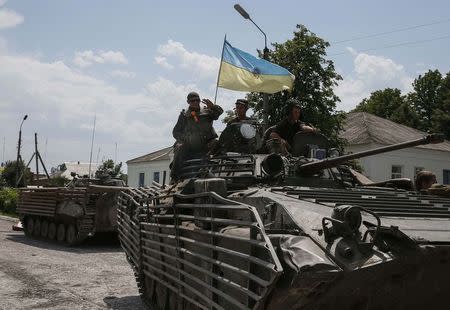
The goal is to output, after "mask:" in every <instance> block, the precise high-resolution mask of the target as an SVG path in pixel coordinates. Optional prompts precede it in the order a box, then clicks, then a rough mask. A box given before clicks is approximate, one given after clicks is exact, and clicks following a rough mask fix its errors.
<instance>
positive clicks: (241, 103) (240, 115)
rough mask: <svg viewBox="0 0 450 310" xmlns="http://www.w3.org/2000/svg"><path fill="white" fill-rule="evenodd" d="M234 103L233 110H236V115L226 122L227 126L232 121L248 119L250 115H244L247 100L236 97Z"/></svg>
mask: <svg viewBox="0 0 450 310" xmlns="http://www.w3.org/2000/svg"><path fill="white" fill-rule="evenodd" d="M235 105H236V107H235V109H234V110H235V112H236V117H234V118H233V119H232V120H231V121H229V122H228V123H227V126H229V125H231V124H234V123H239V122H241V121H246V120H250V117H248V116H247V115H246V113H247V110H248V101H247V100H245V99H238V100H236V103H235Z"/></svg>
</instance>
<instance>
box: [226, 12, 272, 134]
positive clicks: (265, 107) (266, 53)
mask: <svg viewBox="0 0 450 310" xmlns="http://www.w3.org/2000/svg"><path fill="white" fill-rule="evenodd" d="M234 9H235V10H236V11H238V13H239V14H241V16H242V17H243V18H245V19H248V20H249V21H251V22H252V23H253V25H255V26H256V28H258V30H259V31H261V33H262V34H263V36H264V50H263V59H266V60H267V59H268V58H269V49H268V48H267V35H266V33H265V32H264V31H262V29H261V28H260V27H259V26H258V25H257V24H256V23H255V22H254V21H253V19H251V17H250V15H249V14H248V13H247V11H246V10H244V8H243V7H242V6H240V5H239V4H235V5H234ZM263 112H264V113H263V121H264V125H265V126H266V127H267V126H268V124H269V96H268V95H267V94H266V93H263Z"/></svg>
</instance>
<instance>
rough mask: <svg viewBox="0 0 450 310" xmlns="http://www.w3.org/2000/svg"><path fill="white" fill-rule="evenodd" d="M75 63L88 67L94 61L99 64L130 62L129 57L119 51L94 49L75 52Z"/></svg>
mask: <svg viewBox="0 0 450 310" xmlns="http://www.w3.org/2000/svg"><path fill="white" fill-rule="evenodd" d="M73 62H74V64H75V65H77V66H79V67H87V66H90V65H92V64H94V63H99V64H128V59H127V58H126V57H125V55H124V54H123V53H122V52H119V51H98V52H95V51H92V50H87V51H83V52H75V58H74V60H73Z"/></svg>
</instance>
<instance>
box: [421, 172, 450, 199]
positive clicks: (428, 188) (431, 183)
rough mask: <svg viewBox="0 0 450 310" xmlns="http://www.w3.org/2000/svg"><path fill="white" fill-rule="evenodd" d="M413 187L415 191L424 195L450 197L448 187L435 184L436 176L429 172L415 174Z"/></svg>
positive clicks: (449, 188)
mask: <svg viewBox="0 0 450 310" xmlns="http://www.w3.org/2000/svg"><path fill="white" fill-rule="evenodd" d="M415 186H416V190H417V191H419V192H422V193H425V194H431V195H437V196H443V197H450V186H449V185H443V184H437V181H436V175H435V174H434V173H433V172H431V171H425V170H422V171H420V172H419V173H417V176H416V181H415Z"/></svg>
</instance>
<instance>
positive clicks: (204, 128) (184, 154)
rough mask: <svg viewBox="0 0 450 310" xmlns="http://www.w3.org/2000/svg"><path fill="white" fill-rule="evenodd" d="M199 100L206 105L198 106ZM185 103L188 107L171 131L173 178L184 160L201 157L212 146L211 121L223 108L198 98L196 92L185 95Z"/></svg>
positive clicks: (214, 136)
mask: <svg viewBox="0 0 450 310" xmlns="http://www.w3.org/2000/svg"><path fill="white" fill-rule="evenodd" d="M200 102H202V103H203V104H205V105H206V107H204V108H200ZM187 103H188V104H189V108H188V109H186V110H182V111H181V113H180V115H179V117H178V121H177V123H176V125H175V127H174V128H173V131H172V134H173V137H174V138H175V140H176V142H175V145H174V159H173V162H172V164H171V168H172V170H171V177H172V179H173V180H176V179H177V178H178V177H179V172H180V169H181V168H182V165H183V162H184V161H185V160H188V159H192V158H198V157H202V156H204V155H206V154H207V153H208V151H209V150H210V149H211V148H212V146H213V144H214V142H215V139H216V138H217V133H216V131H215V130H214V128H213V121H215V120H217V119H218V118H219V116H220V115H221V114H222V113H223V109H222V108H221V107H220V106H218V105H216V104H214V103H213V102H212V101H211V100H209V99H203V100H200V95H199V94H198V93H196V92H190V93H189V94H188V95H187Z"/></svg>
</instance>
